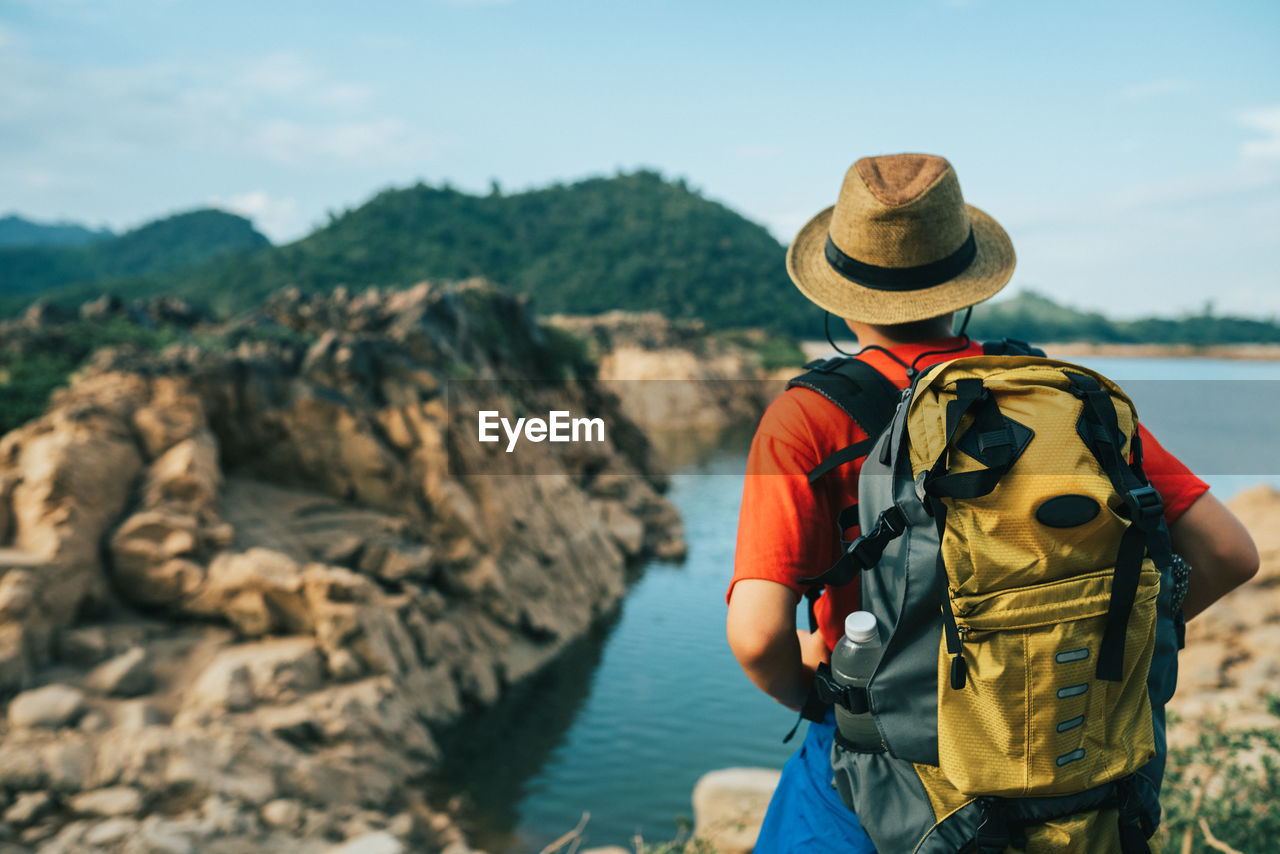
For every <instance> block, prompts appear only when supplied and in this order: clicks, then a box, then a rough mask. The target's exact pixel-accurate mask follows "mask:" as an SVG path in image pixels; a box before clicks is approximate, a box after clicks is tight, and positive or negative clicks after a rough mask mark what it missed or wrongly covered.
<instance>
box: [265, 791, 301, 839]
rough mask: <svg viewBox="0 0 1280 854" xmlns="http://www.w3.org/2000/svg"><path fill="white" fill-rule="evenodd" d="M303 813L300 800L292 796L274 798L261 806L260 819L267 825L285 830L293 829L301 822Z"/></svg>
mask: <svg viewBox="0 0 1280 854" xmlns="http://www.w3.org/2000/svg"><path fill="white" fill-rule="evenodd" d="M304 814H305V810H304V809H303V806H302V802H301V801H296V800H293V799H292V798H276V799H275V800H274V801H271V802H270V803H268V804H266V805H265V806H263V808H262V820H263V821H264V822H266V823H267V825H268V826H270V827H274V828H277V829H278V830H283V831H286V832H288V831H292V830H295V829H296V828H297V827H298V825H300V824H301V823H302V818H303V815H304Z"/></svg>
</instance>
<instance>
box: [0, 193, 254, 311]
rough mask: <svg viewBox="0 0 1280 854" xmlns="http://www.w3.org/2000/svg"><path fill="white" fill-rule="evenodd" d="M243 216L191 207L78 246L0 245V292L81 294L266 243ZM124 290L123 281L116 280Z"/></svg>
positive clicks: (10, 293)
mask: <svg viewBox="0 0 1280 854" xmlns="http://www.w3.org/2000/svg"><path fill="white" fill-rule="evenodd" d="M270 245H271V244H270V241H268V240H267V239H266V238H265V237H263V236H262V235H261V234H259V233H258V232H257V231H255V230H254V228H253V224H252V223H250V222H249V220H247V219H245V218H244V217H240V216H236V215H235V214H230V213H226V212H225V211H219V210H197V211H191V212H189V213H183V214H177V215H175V216H171V217H168V218H166V219H161V220H157V221H155V222H152V223H148V224H147V225H144V226H142V227H140V228H137V229H134V230H133V231H130V232H127V233H125V234H122V235H119V236H118V237H104V238H103V239H100V240H96V241H94V242H92V243H86V244H83V245H80V246H67V245H62V246H56V245H48V244H46V245H43V246H30V245H28V246H10V247H7V248H0V295H13V294H20V295H23V296H24V297H25V296H30V295H33V294H43V293H44V292H46V291H50V290H53V289H62V288H67V289H68V290H69V291H70V290H76V288H75V286H80V289H79V291H77V293H80V292H84V291H85V287H84V286H86V285H94V286H95V287H93V288H90V289H89V290H92V291H100V290H102V289H103V288H102V287H101V284H100V283H105V282H112V283H115V282H116V281H117V280H136V279H138V278H139V277H154V276H163V275H164V274H169V273H179V272H180V271H182V270H186V269H190V268H192V267H196V266H199V265H201V264H205V263H208V262H210V261H212V260H214V259H218V258H226V257H228V256H238V255H240V254H243V253H245V252H250V251H253V250H257V249H263V248H266V247H269V246H270ZM121 284H122V286H123V289H124V290H128V284H129V283H128V282H121Z"/></svg>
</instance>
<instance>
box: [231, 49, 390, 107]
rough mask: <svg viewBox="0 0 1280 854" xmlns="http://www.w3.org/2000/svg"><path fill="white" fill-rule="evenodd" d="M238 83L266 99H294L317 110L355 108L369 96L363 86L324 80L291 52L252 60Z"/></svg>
mask: <svg viewBox="0 0 1280 854" xmlns="http://www.w3.org/2000/svg"><path fill="white" fill-rule="evenodd" d="M238 82H239V85H240V86H242V87H244V88H245V89H247V90H249V91H254V92H258V93H260V94H261V95H264V96H267V97H271V98H282V99H283V98H290V99H297V100H300V101H301V102H303V103H307V104H311V105H314V106H318V107H358V106H362V105H364V104H365V103H367V102H368V101H369V100H370V99H371V98H372V95H373V90H372V89H370V88H369V87H367V86H361V85H358V84H354V83H348V82H343V81H333V80H329V79H327V77H326V75H325V74H324V73H323V72H322V71H321V70H320V69H318V68H317V67H316V66H315V65H314V64H312V63H311V62H310V61H308V60H307V59H306V57H304V56H302V55H301V54H298V53H294V52H291V51H280V52H277V53H272V54H268V55H267V56H264V57H260V58H258V59H256V60H252V61H251V62H249V63H248V65H247V67H245V69H244V70H243V71H242V73H241V74H240V76H239V81H238Z"/></svg>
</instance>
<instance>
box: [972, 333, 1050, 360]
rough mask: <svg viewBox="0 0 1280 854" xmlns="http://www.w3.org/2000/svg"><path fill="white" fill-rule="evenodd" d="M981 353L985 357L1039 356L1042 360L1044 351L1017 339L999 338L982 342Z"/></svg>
mask: <svg viewBox="0 0 1280 854" xmlns="http://www.w3.org/2000/svg"><path fill="white" fill-rule="evenodd" d="M982 353H983V355H985V356H1039V357H1040V358H1042V359H1043V358H1044V350H1041V349H1040V348H1039V347H1032V346H1031V345H1030V344H1028V343H1027V342H1026V341H1022V340H1019V339H1017V338H1001V339H1000V340H999V341H984V342H982Z"/></svg>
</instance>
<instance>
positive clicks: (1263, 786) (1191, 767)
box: [1160, 695, 1280, 854]
mask: <svg viewBox="0 0 1280 854" xmlns="http://www.w3.org/2000/svg"><path fill="white" fill-rule="evenodd" d="M1266 706H1267V710H1268V711H1269V712H1270V713H1271V714H1276V713H1277V711H1280V695H1271V696H1269V697H1268V698H1267V701H1266ZM1228 726H1229V721H1227V720H1226V719H1225V718H1219V719H1216V720H1213V721H1209V722H1207V723H1206V724H1205V725H1204V726H1203V727H1202V729H1201V731H1200V734H1199V738H1198V739H1197V740H1196V743H1195V744H1193V745H1190V746H1188V747H1180V748H1175V749H1173V750H1170V751H1169V762H1168V767H1167V770H1166V772H1165V782H1164V790H1163V794H1162V797H1161V799H1160V801H1161V804H1162V806H1163V807H1164V820H1163V822H1162V826H1163V829H1164V838H1165V840H1166V842H1165V850H1166V851H1182V852H1186V853H1187V854H1202V853H1203V854H1211V852H1232V851H1235V852H1260V851H1280V730H1278V729H1274V728H1269V729H1267V728H1246V729H1229V728H1228Z"/></svg>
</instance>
